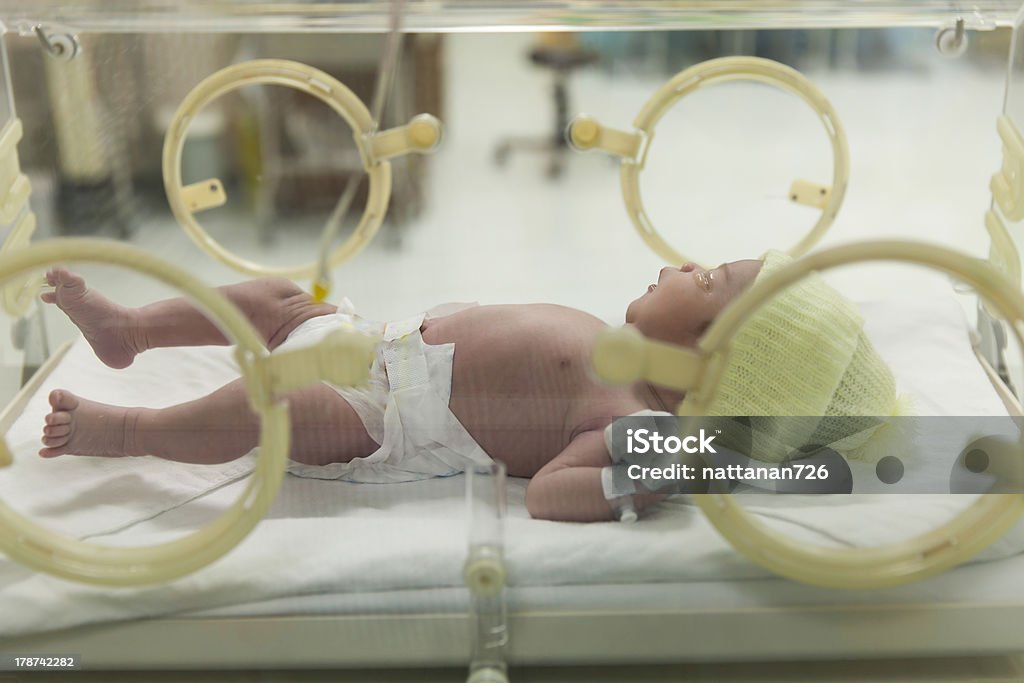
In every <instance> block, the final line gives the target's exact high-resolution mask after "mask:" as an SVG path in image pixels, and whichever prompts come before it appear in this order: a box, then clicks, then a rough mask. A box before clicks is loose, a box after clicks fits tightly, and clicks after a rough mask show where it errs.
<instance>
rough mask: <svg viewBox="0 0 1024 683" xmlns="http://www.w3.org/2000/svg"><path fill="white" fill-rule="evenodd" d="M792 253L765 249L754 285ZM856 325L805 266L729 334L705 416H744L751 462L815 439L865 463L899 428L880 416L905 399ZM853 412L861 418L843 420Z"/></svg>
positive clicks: (776, 457)
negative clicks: (724, 361) (802, 273)
mask: <svg viewBox="0 0 1024 683" xmlns="http://www.w3.org/2000/svg"><path fill="white" fill-rule="evenodd" d="M791 260H792V259H791V258H790V257H789V256H787V255H786V254H783V253H781V252H777V251H770V252H768V253H767V254H765V256H764V265H763V266H762V268H761V272H760V273H759V274H758V279H757V281H755V283H754V285H753V286H754V287H757V286H758V281H760V280H761V278H763V277H764V276H766V275H768V274H770V273H771V272H773V271H775V270H777V269H778V268H780V267H781V266H782V265H784V264H786V263H788V262H790V261H791ZM863 327H864V321H863V318H861V316H860V313H858V311H857V309H856V307H855V306H854V305H853V304H851V303H850V302H849V301H847V300H846V299H845V298H843V296H842V295H841V294H839V293H838V292H837V291H835V290H834V289H832V288H831V287H830V286H828V285H827V284H825V282H824V280H823V279H822V278H821V277H820V276H819V275H817V274H816V273H811V274H810V275H808V276H806V277H804V278H803V279H801V280H800V281H799V282H796V283H795V284H793V285H791V286H789V287H787V288H786V289H784V290H782V291H781V292H779V293H777V294H775V295H773V296H772V297H771V298H770V299H769V300H768V301H767V302H766V303H765V304H763V305H762V306H761V307H760V308H758V309H757V310H756V311H754V313H753V314H752V315H751V316H750V318H749V319H748V320H747V322H746V323H744V325H743V326H742V327H741V328H740V330H739V331H738V332H737V333H736V335H735V337H734V338H733V339H732V341H731V344H730V351H729V358H728V361H727V366H726V368H725V371H724V372H723V373H722V377H721V380H720V382H719V384H718V387H717V391H716V393H715V395H714V397H713V399H712V401H711V405H710V406H709V407H708V410H707V414H708V415H709V416H728V417H747V418H749V435H750V442H749V446H748V448H750V449H751V450H750V452H748V453H746V455H750V456H751V457H753V458H756V459H758V460H763V461H767V462H780V461H782V460H784V459H786V458H792V457H799V453H797V452H798V451H807V450H810V449H813V448H814V447H821V446H828V447H830V448H832V449H834V450H836V451H838V452H839V453H841V454H843V455H845V456H846V457H849V458H854V459H863V460H868V461H874V460H877V459H878V458H880V457H882V456H884V455H886V454H887V451H890V452H891V448H892V447H893V446H894V445H895V444H894V443H893V442H892V441H891V440H890V439H889V438H887V437H892V436H895V435H896V432H897V431H898V429H893V428H892V427H891V425H890V424H887V423H884V422H883V421H882V420H880V419H879V418H887V417H890V416H895V415H901V414H905V413H906V412H907V407H908V406H907V402H906V400H905V399H902V398H900V397H898V396H897V394H896V383H895V381H894V379H893V376H892V372H890V370H889V368H888V366H887V365H886V364H885V361H883V360H882V359H881V358H880V357H879V356H878V353H877V352H876V351H875V349H874V347H873V346H872V345H871V341H870V340H869V339H868V338H867V336H866V335H865V334H864V329H863ZM793 416H804V417H805V418H806V419H800V420H794V419H792V417H793ZM857 417H863V418H865V419H863V420H858V419H850V418H857ZM725 431H726V432H728V431H729V430H725ZM728 440H729V441H731V440H732V439H728ZM720 441H722V439H720ZM744 450H746V449H744Z"/></svg>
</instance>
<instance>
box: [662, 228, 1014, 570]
mask: <svg viewBox="0 0 1024 683" xmlns="http://www.w3.org/2000/svg"><path fill="white" fill-rule="evenodd" d="M860 261H908V262H910V263H915V264H919V265H922V266H928V267H932V268H936V269H938V270H942V271H945V272H946V273H949V274H952V275H954V276H956V277H958V278H960V279H961V280H962V281H964V282H965V283H967V284H968V285H970V286H971V287H973V288H974V289H975V290H976V291H977V292H978V294H979V295H981V296H984V297H986V298H987V299H988V301H989V302H991V303H992V305H993V306H994V307H996V308H997V309H998V310H999V311H1000V312H1001V313H1002V314H1003V315H1004V316H1005V318H1004V319H1005V320H1007V321H1009V323H1010V324H1009V327H1010V329H1012V330H1013V333H1014V335H1015V336H1016V337H1017V340H1018V342H1020V343H1021V344H1022V345H1024V336H1022V333H1024V298H1022V297H1021V294H1020V291H1019V290H1017V289H1016V287H1015V286H1014V285H1013V284H1012V283H1011V282H1010V281H1009V280H1008V279H1006V277H1005V276H1004V275H1002V274H1001V273H999V272H998V271H996V270H995V269H994V268H992V267H991V266H990V265H989V264H988V263H987V262H985V261H982V260H979V259H976V258H973V257H971V256H968V255H966V254H963V253H960V252H957V251H954V250H951V249H946V248H944V247H940V246H936V245H932V244H926V243H919V242H909V241H873V242H864V243H860V244H850V245H846V246H842V247H836V248H833V249H826V250H823V251H819V252H817V253H814V254H811V255H809V256H806V257H804V258H802V259H800V260H798V261H794V262H792V263H789V264H786V265H785V266H784V267H782V268H780V269H779V270H778V271H776V272H774V273H771V274H770V275H768V276H766V277H765V278H764V280H762V281H760V282H758V284H757V285H756V286H755V287H753V288H751V289H749V290H747V292H745V293H744V294H742V295H741V296H740V297H739V298H737V299H736V300H735V301H734V302H732V303H731V304H730V305H729V306H728V307H727V308H726V309H725V310H724V311H723V312H722V314H721V315H720V316H719V317H718V318H717V319H716V321H715V322H714V323H713V324H712V326H711V328H710V329H709V330H708V332H707V334H706V335H705V337H704V339H703V340H702V341H701V344H700V347H701V350H702V352H704V353H706V354H716V353H717V354H722V361H723V362H722V363H718V364H714V365H716V366H724V365H725V363H727V362H728V351H729V348H728V345H729V340H730V339H732V337H733V335H735V334H736V333H737V332H738V331H739V329H740V328H741V326H742V325H743V323H744V322H745V321H746V320H747V319H748V318H749V317H750V316H751V315H752V314H753V313H754V312H755V311H756V310H757V309H758V308H759V307H760V306H761V305H762V304H764V303H765V302H766V301H767V300H769V299H770V298H771V297H772V296H774V295H775V294H776V293H778V292H779V291H781V290H782V289H784V288H785V287H788V286H790V285H792V284H793V283H795V282H797V281H798V280H800V279H802V278H803V277H805V276H806V275H807V274H808V273H810V272H812V271H820V270H825V269H828V268H833V267H836V266H841V265H846V264H850V263H856V262H860ZM709 367H710V366H709ZM713 374H715V372H714V371H713V370H707V369H706V370H705V375H704V377H702V378H700V380H699V381H698V383H697V386H698V387H705V386H712V387H713V386H714V384H715V379H716V378H715V377H712V376H711V375H713ZM713 398H714V390H713V389H711V390H710V391H702V392H694V394H693V395H692V396H688V398H687V400H685V401H684V402H683V403H682V404H680V407H679V409H678V413H679V414H680V415H686V416H699V415H704V414H706V411H707V408H708V406H709V405H710V403H711V401H712V400H713ZM684 422H686V421H684ZM691 426H692V425H689V424H683V425H682V429H683V430H684V431H685V430H687V429H690V427H691ZM1018 448H1020V450H1021V454H1022V457H1024V444H1018ZM694 499H695V501H696V502H697V505H699V506H700V508H701V510H703V511H704V514H706V515H707V516H708V519H709V520H710V521H711V523H712V524H714V525H715V528H716V529H718V531H719V532H720V533H721V534H722V535H723V536H725V537H726V538H727V539H728V540H729V542H730V543H731V544H732V545H733V547H735V548H736V549H737V550H739V551H740V552H741V553H743V554H744V555H746V556H747V557H748V558H750V559H751V560H753V561H754V562H756V563H757V564H759V565H761V566H763V567H765V568H767V569H770V570H771V571H773V572H776V573H778V574H781V575H783V576H787V577H789V578H791V579H795V580H797V581H802V582H804V583H809V584H814V585H818V586H827V587H831V588H880V587H885V586H894V585H898V584H903V583H909V582H911V581H916V580H919V579H922V578H924V577H926V576H931V575H933V574H937V573H939V572H942V571H943V570H945V569H948V568H950V567H953V566H955V565H958V564H960V563H961V562H964V561H966V560H968V559H970V558H972V557H974V556H975V555H977V554H978V553H979V552H981V551H982V550H983V549H984V548H986V547H987V546H989V545H990V544H991V543H993V542H995V541H996V540H997V539H999V538H1000V537H1001V536H1002V535H1003V534H1004V533H1005V532H1006V531H1007V530H1008V529H1009V528H1010V527H1011V526H1013V524H1014V523H1015V522H1016V521H1017V520H1018V519H1019V518H1020V517H1021V515H1022V514H1024V495H1022V494H986V495H982V496H979V498H978V500H977V501H976V502H975V503H974V504H973V505H972V506H971V507H969V508H968V509H967V510H965V511H964V512H963V513H961V514H960V515H958V516H957V517H955V518H954V519H952V520H951V521H949V522H947V523H945V524H943V525H942V526H940V527H938V528H936V529H933V530H932V531H930V532H928V533H926V534H922V535H920V536H917V537H914V538H911V539H908V540H905V541H901V542H899V543H895V544H891V545H885V546H878V547H876V548H837V549H833V548H824V547H821V546H815V545H812V544H808V543H803V542H800V541H796V540H793V539H791V538H787V537H785V536H783V535H781V534H778V533H776V532H774V531H772V530H771V529H770V528H769V527H767V526H766V525H764V524H762V523H761V522H759V521H758V520H757V519H755V518H754V517H753V516H752V515H750V514H749V513H748V512H747V511H746V510H745V509H744V508H743V506H741V505H740V504H739V503H737V502H736V501H735V499H734V498H733V497H732V496H730V495H724V494H705V495H698V496H694Z"/></svg>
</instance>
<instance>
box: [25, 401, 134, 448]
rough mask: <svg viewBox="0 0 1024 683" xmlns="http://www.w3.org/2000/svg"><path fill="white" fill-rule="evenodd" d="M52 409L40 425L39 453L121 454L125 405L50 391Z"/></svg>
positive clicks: (123, 445)
mask: <svg viewBox="0 0 1024 683" xmlns="http://www.w3.org/2000/svg"><path fill="white" fill-rule="evenodd" d="M50 406H51V408H52V409H53V410H52V412H51V413H50V414H49V415H47V416H46V426H45V427H43V445H44V446H45V448H43V449H40V451H39V455H41V456H42V457H44V458H55V457H57V456H58V455H66V454H68V453H70V454H73V455H105V456H123V455H127V453H126V451H125V422H126V416H127V412H128V409H127V408H120V407H117V406H110V405H107V404H105V403H97V402H95V401H87V400H85V399H84V398H78V397H77V396H75V395H74V394H72V393H71V392H70V391H66V390H64V389H55V390H54V391H51V392H50Z"/></svg>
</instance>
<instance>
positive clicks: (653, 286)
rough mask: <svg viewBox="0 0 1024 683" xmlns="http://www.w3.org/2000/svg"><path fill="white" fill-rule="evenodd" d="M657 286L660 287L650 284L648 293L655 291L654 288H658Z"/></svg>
mask: <svg viewBox="0 0 1024 683" xmlns="http://www.w3.org/2000/svg"><path fill="white" fill-rule="evenodd" d="M657 288H658V285H650V286H649V287H648V288H647V293H648V294H650V293H651V292H653V291H654V290H656V289H657Z"/></svg>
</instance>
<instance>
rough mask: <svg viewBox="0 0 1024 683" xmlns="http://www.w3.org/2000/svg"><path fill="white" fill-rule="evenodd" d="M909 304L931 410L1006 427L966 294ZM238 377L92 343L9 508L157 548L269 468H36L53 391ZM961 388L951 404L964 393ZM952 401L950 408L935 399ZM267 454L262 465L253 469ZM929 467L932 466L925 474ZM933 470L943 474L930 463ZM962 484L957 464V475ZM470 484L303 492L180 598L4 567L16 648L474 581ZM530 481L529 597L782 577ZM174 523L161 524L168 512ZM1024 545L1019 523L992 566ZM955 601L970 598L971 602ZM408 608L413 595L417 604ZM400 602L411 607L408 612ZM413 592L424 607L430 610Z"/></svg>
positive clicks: (942, 514)
mask: <svg viewBox="0 0 1024 683" xmlns="http://www.w3.org/2000/svg"><path fill="white" fill-rule="evenodd" d="M907 310H908V307H907V306H905V305H895V304H894V302H878V303H875V304H872V305H870V306H868V307H867V308H866V311H865V312H866V317H867V318H868V322H869V331H871V332H872V333H873V335H874V338H875V339H876V342H877V343H878V346H879V348H880V350H881V352H882V353H883V355H885V356H886V357H887V359H889V360H890V361H891V362H893V363H894V367H895V368H896V370H897V375H898V379H899V382H900V384H901V386H902V387H904V388H905V389H910V390H913V391H914V392H915V394H916V395H917V398H918V400H919V406H922V405H923V406H925V407H927V408H928V409H927V410H923V411H922V412H935V411H938V410H940V409H941V411H942V412H943V413H944V414H952V415H969V414H976V415H994V414H1002V413H1003V412H1004V411H1003V408H1002V405H1001V403H1000V402H999V400H998V397H996V396H995V394H994V392H993V390H992V388H991V386H990V385H989V383H988V380H987V379H986V378H985V376H984V375H983V373H982V372H981V370H980V368H979V367H978V366H977V364H976V362H975V361H974V359H973V354H972V352H971V350H970V347H969V343H968V339H967V332H966V326H965V323H964V320H963V314H962V311H961V309H960V308H959V304H958V303H957V302H956V301H955V300H954V299H953V298H952V296H944V297H930V298H927V299H923V300H919V301H916V302H915V308H914V310H915V311H917V313H918V314H919V317H914V316H908V315H907ZM233 376H234V374H233V368H232V366H231V362H230V360H229V356H228V353H227V351H226V350H225V349H174V350H163V351H159V352H150V353H147V354H145V355H143V356H142V357H140V358H139V359H138V361H137V363H136V365H134V366H133V367H132V368H130V369H129V370H127V371H121V372H114V371H110V370H107V369H106V368H103V367H102V366H101V365H100V364H99V363H98V362H96V361H95V360H94V359H93V358H92V357H91V354H90V353H89V350H88V347H87V346H86V345H85V344H84V343H79V344H77V345H76V347H75V348H74V349H72V350H71V352H70V353H69V356H68V358H67V359H66V360H65V361H64V362H63V363H62V364H61V366H60V367H59V368H58V369H57V370H56V371H55V372H54V374H53V376H52V377H51V378H50V379H49V381H48V382H47V384H46V386H44V387H43V388H42V390H41V391H40V393H39V395H38V396H36V397H34V399H33V400H32V401H31V402H30V404H29V405H28V407H27V408H26V410H25V413H24V414H23V416H22V418H21V419H19V420H18V421H17V423H16V424H15V425H14V427H13V428H12V430H11V432H10V434H9V437H8V438H9V440H10V443H11V445H12V447H13V448H14V451H15V457H16V466H15V467H14V468H11V469H10V471H7V472H0V496H3V498H4V500H5V501H7V502H8V503H9V504H11V505H13V506H14V507H15V508H17V509H20V510H25V511H29V512H31V514H33V515H34V516H35V517H36V518H37V519H40V520H41V521H44V522H45V523H46V524H49V525H51V526H53V527H55V528H58V529H61V530H63V531H65V532H67V533H72V534H74V535H76V536H80V537H86V536H90V537H102V538H100V539H99V540H101V541H102V542H106V543H116V544H121V543H130V544H151V543H156V542H160V541H163V540H168V539H169V538H172V537H176V536H179V535H181V534H182V533H185V532H187V531H188V530H190V529H193V528H195V527H196V525H197V524H199V523H201V522H202V521H204V520H208V519H210V517H211V516H212V515H213V514H216V512H217V511H218V510H220V509H223V507H224V505H226V504H227V503H228V502H230V501H231V500H234V498H235V497H236V496H237V495H238V493H239V491H240V490H241V488H242V487H243V486H244V481H243V480H242V479H241V478H240V477H241V476H243V473H244V471H245V469H246V468H248V467H249V466H250V465H251V463H250V462H249V461H247V460H243V461H239V462H236V463H231V464H229V465H227V466H218V467H214V468H201V467H196V466H181V465H178V464H173V463H166V462H162V461H159V460H156V459H152V458H142V459H131V460H105V459H96V458H90V459H80V458H60V459H57V460H53V461H43V460H41V459H39V458H36V457H34V456H33V454H34V452H35V450H37V448H38V445H37V441H36V439H37V438H38V433H39V429H40V425H41V424H42V416H43V415H44V414H45V413H46V404H45V396H46V393H47V392H48V391H49V389H51V388H53V387H56V386H63V387H66V388H68V389H71V390H72V391H80V392H82V393H83V394H85V395H87V396H89V397H92V398H97V399H99V400H106V401H114V402H119V403H138V404H142V405H151V406H159V405H166V404H170V403H175V402H179V401H182V400H186V399H189V398H193V397H195V396H197V395H201V394H203V393H205V392H207V391H209V390H210V389H212V388H214V387H216V386H219V385H220V384H222V383H223V382H225V381H227V380H228V379H231V378H232V377H233ZM951 385H952V386H955V387H957V391H956V392H950V391H949V390H948V387H949V386H951ZM937 395H942V396H943V397H945V399H946V400H944V401H943V402H942V404H941V405H931V404H930V403H929V402H931V403H934V400H933V397H935V396H937ZM248 457H252V456H248ZM914 466H918V465H914ZM920 466H929V463H922V464H921V465H920ZM939 466H941V468H945V469H946V470H947V471H948V467H949V465H948V464H945V463H939ZM462 485H463V480H462V478H461V477H455V478H451V479H447V480H434V481H426V482H416V483H411V484H399V485H358V484H347V483H344V482H334V481H314V480H306V479H297V478H292V477H289V478H286V480H285V483H284V486H283V488H282V491H281V494H280V495H279V497H278V499H277V501H276V502H275V505H274V507H273V509H272V511H271V513H270V514H269V515H268V518H267V519H266V520H265V521H264V522H263V523H261V524H260V526H259V527H258V528H257V529H256V530H255V531H254V532H253V533H252V534H251V535H250V536H249V537H248V538H247V539H246V540H245V541H243V542H242V544H240V546H239V547H238V548H236V549H235V550H234V551H233V552H231V553H229V555H228V556H227V557H225V558H223V559H221V560H220V561H218V562H216V563H215V564H213V565H212V566H210V567H207V568H205V569H203V570H200V571H199V572H196V573H195V574H193V575H191V576H188V577H185V578H182V579H179V580H178V581H175V582H173V583H172V584H169V585H165V586H156V587H147V588H134V589H107V588H95V587H91V586H85V585H78V584H75V583H71V582H66V581H63V580H60V579H55V578H52V577H49V576H45V575H41V574H35V573H32V572H30V571H28V570H25V569H23V568H21V567H18V566H16V565H14V564H13V563H12V562H10V561H7V560H3V561H0V585H3V586H4V587H3V589H2V590H0V614H3V615H4V619H3V620H0V636H13V635H17V634H25V633H32V632H38V631H45V630H50V629H56V628H61V627H68V626H74V625H78V624H85V623H92V622H101V621H112V620H118V619H127V618H133V617H143V616H159V615H169V614H175V613H181V612H189V611H194V610H204V609H213V608H218V607H227V606H231V605H239V604H246V603H266V604H273V603H267V601H274V600H279V601H280V600H284V601H287V599H288V598H295V597H297V596H303V595H310V594H348V595H351V596H353V601H354V602H355V604H362V605H363V606H364V608H365V610H367V611H374V610H376V609H377V608H376V606H375V604H376V603H375V602H374V600H373V599H372V598H370V597H367V599H366V601H365V603H364V602H363V601H362V600H360V596H364V595H365V596H370V595H371V594H374V595H380V594H383V593H388V594H392V595H394V592H395V591H416V590H429V589H433V588H443V587H455V586H459V585H460V584H461V568H462V562H463V560H464V557H465V546H466V542H465V522H464V518H463V496H462ZM525 488H526V481H525V480H515V481H512V482H511V483H510V490H509V520H508V524H507V556H508V561H509V572H510V580H511V583H512V584H513V585H514V586H518V587H524V588H526V587H538V588H539V587H545V586H549V587H550V586H570V585H607V584H639V583H644V584H646V583H654V582H658V583H663V582H671V583H680V582H691V581H728V580H733V579H745V578H754V577H766V576H767V573H766V572H765V571H763V570H761V569H760V568H759V567H756V566H754V565H752V564H751V563H750V562H748V561H747V560H745V559H744V558H742V557H740V556H739V555H737V554H736V553H735V551H733V550H732V549H731V547H730V546H729V545H728V543H727V542H726V541H724V540H723V539H722V538H721V537H720V536H719V535H718V534H717V533H716V532H715V531H714V530H713V529H712V528H711V527H710V525H709V524H708V523H707V522H706V521H705V520H704V518H703V517H702V515H701V514H700V512H699V511H698V510H697V509H696V508H694V507H693V506H691V505H688V504H687V503H686V502H685V501H684V500H674V501H671V502H666V503H664V504H662V505H661V506H660V507H659V508H658V509H657V510H655V511H654V512H652V513H651V514H650V515H649V516H647V517H645V519H644V520H642V522H641V523H639V524H637V525H632V526H626V525H619V524H616V523H609V524H587V525H577V524H564V523H554V522H545V521H539V520H532V519H529V517H528V515H527V514H526V512H525V506H524V504H523V500H524V493H525ZM966 502H967V499H966V498H965V497H962V496H960V497H954V496H945V497H939V496H932V497H924V496H865V497H859V498H857V499H855V501H854V502H852V503H851V504H850V505H844V506H841V507H837V506H835V505H829V504H822V503H821V502H820V501H819V502H815V501H813V500H808V499H804V498H801V499H795V498H791V497H779V498H777V499H776V500H774V501H771V505H770V506H761V507H758V508H756V509H754V511H755V512H756V513H757V514H759V515H760V516H761V518H762V519H763V521H765V522H766V523H767V524H769V525H770V526H772V527H774V528H778V529H781V530H784V531H786V532H787V533H789V534H791V535H793V536H794V537H796V538H802V539H807V540H811V541H814V542H817V543H822V544H839V545H850V546H857V545H876V544H879V543H883V542H886V541H894V540H898V539H900V538H905V537H907V536H910V535H913V534H916V533H919V532H922V531H924V530H926V529H930V528H933V527H934V526H935V525H936V524H937V523H938V522H939V521H943V520H946V519H948V518H949V517H951V516H952V515H953V514H954V513H955V511H956V510H958V509H960V508H962V507H963V505H964V504H965V503H966ZM161 510H163V512H162V513H161V512H160V511H161ZM1022 549H1024V529H1022V528H1021V527H1020V526H1018V527H1017V528H1016V529H1015V530H1014V531H1013V532H1012V533H1010V534H1008V535H1007V536H1006V537H1004V539H1003V540H1002V541H1000V542H999V543H998V544H996V545H995V546H994V547H993V548H991V549H990V550H989V551H988V552H987V553H986V554H985V556H984V558H983V559H994V558H1000V557H1007V556H1009V555H1013V554H1015V553H1018V552H1020V551H1021V550H1022ZM945 597H947V598H951V597H952V599H955V596H949V595H946V596H945ZM400 599H401V598H399V600H400ZM391 602H392V603H394V600H391ZM415 602H416V601H415V600H414V599H412V597H411V594H410V609H414V608H415Z"/></svg>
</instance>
